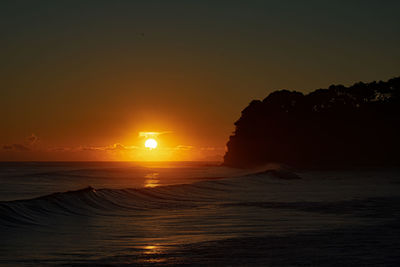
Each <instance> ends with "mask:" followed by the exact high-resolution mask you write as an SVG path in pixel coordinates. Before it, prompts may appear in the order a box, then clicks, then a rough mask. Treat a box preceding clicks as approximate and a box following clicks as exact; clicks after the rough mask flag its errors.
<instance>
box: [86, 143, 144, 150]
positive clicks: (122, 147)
mask: <svg viewBox="0 0 400 267" xmlns="http://www.w3.org/2000/svg"><path fill="white" fill-rule="evenodd" d="M136 148H137V147H136V146H125V145H123V144H121V143H115V144H113V145H110V146H83V147H79V148H78V150H83V151H127V150H134V149H136Z"/></svg>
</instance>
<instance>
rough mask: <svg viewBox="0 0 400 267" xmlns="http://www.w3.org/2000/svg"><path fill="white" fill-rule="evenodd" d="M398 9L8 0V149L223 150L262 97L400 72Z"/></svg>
mask: <svg viewBox="0 0 400 267" xmlns="http://www.w3.org/2000/svg"><path fill="white" fill-rule="evenodd" d="M399 12H400V1H389V0H387V1H384V0H383V1H366V0H365V1H354V0H353V1H352V0H350V1H349V0H347V1H323V0H320V1H312V0H310V1H289V0H286V1H267V0H265V1H250V0H247V1H207V0H204V1H190V0H186V1H165V0H163V1H152V0H146V1H144V0H143V1H134V0H132V1H128V0H126V1H122V0H113V1H111V0H109V1H102V0H96V1H89V0H88V1H62V0H59V1H40V0H37V1H30V0H29V1H20V0H12V1H7V0H4V1H1V3H0V35H1V42H0V81H1V82H0V122H1V124H0V125H1V126H0V127H1V128H0V160H2V161H10V160H11V161H19V160H24V161H25V160H30V161H42V160H46V161H51V160H57V161H60V160H65V161H71V160H72V161H75V160H76V161H80V160H137V161H142V160H208V161H213V160H222V156H223V154H224V152H225V144H226V142H227V140H228V137H229V135H231V134H232V132H233V131H234V125H233V123H234V122H235V121H236V120H237V119H238V118H239V117H240V112H241V110H242V109H243V108H245V107H246V105H247V104H248V103H249V102H250V101H251V100H253V99H263V98H265V97H266V96H267V95H268V94H269V93H271V92H272V91H274V90H277V89H289V90H297V91H301V92H309V91H312V90H314V89H317V88H326V87H328V86H329V85H331V84H344V85H350V84H353V83H355V82H358V81H364V82H370V81H373V80H387V79H389V78H392V77H395V76H399V74H400V49H398V48H399V47H400V17H399V16H398V14H399ZM141 132H142V133H144V132H155V133H157V134H156V136H155V137H156V139H157V141H158V144H159V145H158V147H157V149H154V150H153V151H149V150H148V149H146V148H144V142H145V139H146V138H147V137H145V136H144V135H143V134H142V135H141V134H140V133H141Z"/></svg>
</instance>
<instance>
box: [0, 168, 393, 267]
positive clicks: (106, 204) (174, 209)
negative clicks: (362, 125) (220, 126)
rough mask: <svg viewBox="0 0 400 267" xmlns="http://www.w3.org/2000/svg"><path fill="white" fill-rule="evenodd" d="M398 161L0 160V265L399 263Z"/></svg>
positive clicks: (300, 264) (371, 264) (327, 264)
mask: <svg viewBox="0 0 400 267" xmlns="http://www.w3.org/2000/svg"><path fill="white" fill-rule="evenodd" d="M399 251H400V170H398V169H383V170H378V169H374V170H363V171H360V170H351V171H350V170H346V171H340V170H335V171H327V170H324V171H315V170H314V171H311V170H310V171H306V170H301V171H298V170H292V169H285V170H274V171H267V172H263V171H262V170H260V169H259V170H244V169H233V168H227V167H223V166H220V165H219V164H218V163H215V162H166V163H138V162H136V163H135V162H25V163H24V162H20V163H17V162H3V163H0V265H2V266H3V265H4V266H46V265H48V266H54V265H64V266H74V265H76V266H89V265H93V266H99V265H100V266H112V265H118V266H120V265H133V266H134V265H139V266H151V265H156V266H158V265H162V266H175V265H203V266H204V265H206V266H215V265H222V266H309V265H311V266H316V265H317V266H338V265H343V266H366V265H368V266H399V265H400V252H399Z"/></svg>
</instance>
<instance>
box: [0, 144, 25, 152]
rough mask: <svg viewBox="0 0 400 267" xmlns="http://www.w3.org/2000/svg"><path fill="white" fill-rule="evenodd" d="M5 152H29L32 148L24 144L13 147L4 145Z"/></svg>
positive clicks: (13, 145)
mask: <svg viewBox="0 0 400 267" xmlns="http://www.w3.org/2000/svg"><path fill="white" fill-rule="evenodd" d="M3 149H4V150H14V151H29V150H31V149H30V147H28V146H26V145H23V144H12V145H3Z"/></svg>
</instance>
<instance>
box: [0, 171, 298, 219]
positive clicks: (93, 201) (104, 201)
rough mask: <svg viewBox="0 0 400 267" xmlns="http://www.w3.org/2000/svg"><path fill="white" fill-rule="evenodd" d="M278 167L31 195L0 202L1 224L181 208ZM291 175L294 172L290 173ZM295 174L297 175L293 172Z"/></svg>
mask: <svg viewBox="0 0 400 267" xmlns="http://www.w3.org/2000/svg"><path fill="white" fill-rule="evenodd" d="M287 176H288V172H284V175H283V174H281V173H280V172H278V171H273V172H271V171H267V172H258V173H255V174H253V175H246V176H241V177H231V178H224V179H213V180H207V181H201V182H195V183H192V184H180V185H166V186H159V187H154V188H127V189H108V188H104V189H95V188H93V187H91V186H88V187H86V188H82V189H79V190H75V191H66V192H58V193H53V194H50V195H45V196H41V197H37V198H33V199H26V200H14V201H3V202H0V226H2V225H3V226H22V225H47V222H48V221H47V220H48V219H49V218H58V217H60V216H95V215H101V216H114V215H115V214H116V213H118V216H121V214H122V215H124V214H126V216H130V215H131V214H132V212H136V213H137V212H143V211H146V210H152V209H178V208H179V209H181V208H193V207H198V206H202V205H209V204H213V203H216V202H218V201H221V200H227V199H229V197H233V196H234V194H233V193H234V192H239V191H243V190H246V189H247V190H248V191H251V190H255V189H256V188H260V186H262V185H265V184H266V183H267V180H268V181H269V182H271V181H273V180H274V179H267V178H268V177H269V178H279V179H287ZM289 176H290V177H294V174H292V175H289ZM296 177H297V176H296Z"/></svg>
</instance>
